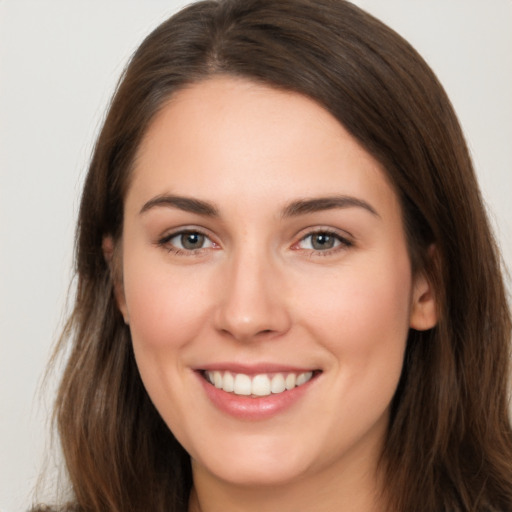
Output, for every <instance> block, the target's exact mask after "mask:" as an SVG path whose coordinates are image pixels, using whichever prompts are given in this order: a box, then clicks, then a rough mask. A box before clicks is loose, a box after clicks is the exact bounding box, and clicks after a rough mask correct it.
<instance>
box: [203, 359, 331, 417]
mask: <svg viewBox="0 0 512 512" xmlns="http://www.w3.org/2000/svg"><path fill="white" fill-rule="evenodd" d="M206 371H209V372H213V371H223V372H224V371H229V372H231V373H233V374H239V373H240V374H244V375H249V376H255V375H259V374H277V373H281V374H289V373H294V374H301V373H305V372H308V371H311V370H308V369H298V368H297V367H290V366H286V367H285V366H282V365H275V364H259V365H251V366H245V365H240V364H232V363H230V364H213V365H205V366H203V367H202V368H201V369H200V370H199V369H198V370H196V375H197V376H198V378H199V380H200V383H201V385H202V386H203V389H204V391H205V393H206V395H207V397H208V398H209V399H210V401H211V402H212V403H213V405H214V406H215V407H216V408H218V409H219V410H220V411H222V412H224V413H226V414H229V415H230V416H233V417H235V418H238V419H242V420H248V421H257V420H265V419H268V418H271V417H272V416H274V415H277V414H279V413H281V412H283V411H285V410H286V409H288V408H290V407H292V406H293V405H294V404H295V403H296V402H298V401H299V400H300V398H301V397H302V396H304V394H306V393H307V392H308V390H309V389H310V387H311V385H312V384H313V383H314V381H316V378H317V377H318V375H319V373H321V372H314V375H313V378H311V380H309V381H307V382H306V383H304V384H302V385H299V386H297V387H294V388H293V389H289V390H286V391H283V392H280V393H276V394H274V393H272V394H269V395H266V396H258V397H255V396H245V395H239V394H234V393H232V392H227V391H224V390H223V389H219V388H217V387H215V386H214V385H213V384H211V383H210V382H208V380H207V379H206V378H205V372H206Z"/></svg>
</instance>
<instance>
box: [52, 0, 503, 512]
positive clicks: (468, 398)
mask: <svg viewBox="0 0 512 512" xmlns="http://www.w3.org/2000/svg"><path fill="white" fill-rule="evenodd" d="M215 74H227V75H232V76H241V77H245V78H248V79H250V80H253V81H257V82H259V83H264V84H267V85H270V86H272V87H277V88H282V89H286V90H291V91H296V92H298V93H300V94H304V95H306V96H309V97H311V98H313V99H314V100H316V101H317V102H318V103H319V104H320V105H322V106H323V107H324V108H325V109H327V110H328V111H329V112H330V113H331V114H332V115H334V116H335V117H336V118H337V119H338V120H339V122H340V123H342V124H343V125H344V126H345V128H347V129H348V131H349V132H351V133H352V135H353V136H354V137H355V138H356V139H357V140H358V141H359V142H360V143H361V144H362V146H363V147H364V148H365V149H366V150H367V151H368V152H369V153H371V154H372V155H373V156H374V157H375V158H376V159H377V160H378V161H380V163H381V164H382V165H383V167H384V168H385V170H386V171H387V173H388V175H389V178H390V180H391V182H392V183H393V184H394V187H395V190H396V191H397V194H398V196H399V198H400V201H401V205H402V210H403V216H404V222H405V229H406V234H407V239H408V246H409V251H410V255H411V261H412V265H413V270H415V271H420V270H421V271H423V272H426V273H427V275H428V276H429V277H430V279H431V281H432V283H433V284H434V288H435V290H436V295H437V302H438V308H439V311H438V314H439V322H438V325H437V326H436V327H435V328H434V329H431V330H429V331H426V332H417V331H414V330H411V332H410V334H409V339H408V344H407V350H406V355H405V360H404V368H403V373H402V377H401V380H400V383H399V386H398V389H397V391H396V394H395V397H394V399H393V403H392V410H391V419H390V424H389V431H388V435H387V439H386V443H385V446H384V449H383V453H382V458H381V464H382V467H383V469H384V474H385V488H386V496H384V497H383V499H385V500H386V502H387V503H389V509H390V510H393V511H403V512H410V511H415V512H419V511H425V512H427V511H429V512H439V511H444V510H450V511H454V512H455V511H460V512H462V511H477V510H478V511H484V510H485V511H504V510H512V430H511V426H510V421H509V417H508V391H509V389H508V376H509V368H510V352H509V351H510V334H511V318H510V311H509V309H508V305H507V300H506V296H505V291H504V285H503V280H502V277H501V271H500V260H499V256H498V251H497V248H496V245H495V242H494V239H493V237H492V234H491V231H490V229H489V225H488V221H487V218H486V214H485V211H484V208H483V206H482V200H481V197H480V193H479V189H478V186H477V183H476V179H475V174H474V171H473V168H472V163H471V161H470V157H469V155H468V150H467V147H466V144H465V141H464V137H463V135H462V132H461V129H460V127H459V124H458V121H457V119H456V116H455V114H454V111H453V108H452V106H451V104H450V101H449V100H448V98H447V96H446V94H445V92H444V91H443V89H442V87H441V85H440V84H439V83H438V81H437V79H436V77H435V76H434V74H433V73H432V71H431V70H430V69H429V67H428V66H427V65H426V64H425V62H424V61H423V59H422V58H421V57H420V56H419V55H418V54H417V53H416V52H415V50H414V49H413V48H411V46H410V45H409V44H408V43H407V42H406V41H404V40H403V39H402V38H401V37H400V36H399V35H397V34H396V33H395V32H393V31H392V30H391V29H389V28H388V27H386V26H385V25H383V24H382V23H381V22H379V21H378V20H376V19H375V18H373V17H371V16H370V15H368V14H366V13H365V12H363V11H361V10H360V9H359V8H357V7H355V6H353V5H352V4H350V3H348V2H346V1H343V0H225V1H223V0H219V1H216V0H208V1H204V2H199V3H197V4H193V5H191V6H189V7H187V8H185V9H184V10H182V11H181V12H179V13H178V14H176V15H175V16H173V17H172V18H170V19H169V20H167V21H166V22H164V23H163V24H162V25H161V26H159V27H158V28H157V29H156V30H155V31H154V32H153V33H152V34H150V35H149V36H148V37H147V38H146V40H145V41H144V42H143V43H142V45H141V46H140V47H139V49H138V50H137V52H136V53H135V55H134V56H133V58H132V60H131V62H130V64H129V66H128V67H127V69H126V71H125V73H124V74H123V76H122V79H121V81H120V83H119V86H118V88H117V91H116V93H115V96H114V98H113V100H112V104H111V106H110V109H109V112H108V116H107V118H106V120H105V123H104V126H103V128H102V131H101V133H100V136H99V138H98V141H97V143H96V147H95V150H94V154H93V158H92V161H91V164H90V169H89V173H88V175H87V178H86V182H85V186H84V190H83V196H82V202H81V207H80V214H79V221H78V230H77V239H76V271H77V291H76V300H75V307H74V311H73V313H72V315H71V317H70V319H69V321H68V323H67V326H66V329H65V332H64V334H63V336H62V339H61V342H60V347H59V350H61V351H65V352H66V353H69V358H68V362H67V366H66V369H65V372H64V375H63V378H62V382H61V385H60V389H59V394H58V398H57V401H56V408H55V417H56V420H57V424H58V429H59V433H60V439H61V443H62V447H63V453H64V457H65V461H66V465H67V471H68V473H69V477H70V482H71V485H72V490H73V493H74V502H73V505H72V508H73V509H74V510H75V509H76V510H80V511H107V510H108V511H119V512H121V511H122V512H129V511H142V510H152V511H164V510H166V511H182V510H186V508H187V500H188V494H189V492H190V488H191V485H192V480H191V471H190V463H189V457H188V455H187V453H186V452H185V451H184V449H183V448H182V447H181V446H180V445H179V444H178V443H177V441H176V440H175V439H174V437H173V435H172V433H171V432H170V431H169V429H168V428H167V426H166V425H165V424H164V422H163V421H162V419H161V418H160V416H159V415H158V413H157V411H156V410H155V408H154V407H153V405H152V404H151V401H150V399H149V397H148V395H147V393H146V391H145V389H144V387H143V384H142V382H141V380H140V378H139V374H138V371H137V367H136V364H135V360H134V357H133V352H132V347H131V342H130V333H129V329H128V327H127V326H126V325H125V324H124V322H123V318H122V316H121V315H120V313H119V311H118V309H117V306H116V303H115V299H114V295H113V277H112V272H111V269H109V267H108V265H107V264H106V262H105V259H104V255H103V251H102V241H103V239H104V237H105V236H107V235H110V236H112V237H113V239H114V240H116V239H118V238H119V236H120V234H121V231H122V223H123V200H124V197H125V194H126V191H127V189H128V187H129V184H130V174H131V167H132V164H133V160H134V156H135V154H136V151H137V149H138V146H139V143H140V141H141V139H142V137H143V136H144V134H145V132H146V130H147V128H148V125H149V124H150V122H151V121H152V119H153V118H154V116H155V114H156V113H157V112H158V111H159V109H160V108H161V107H162V105H163V104H164V102H165V101H166V100H168V98H169V97H170V96H171V95H172V94H173V93H174V92H176V91H177V90H179V89H180V88H183V87H186V86H187V85H188V84H191V83H195V82H198V81H201V80H204V79H207V78H208V77H209V76H212V75H215Z"/></svg>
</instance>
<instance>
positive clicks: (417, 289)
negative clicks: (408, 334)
mask: <svg viewBox="0 0 512 512" xmlns="http://www.w3.org/2000/svg"><path fill="white" fill-rule="evenodd" d="M436 324H437V301H436V296H435V290H434V289H433V287H432V284H431V283H430V281H429V279H428V278H427V276H426V275H425V274H424V273H423V272H421V273H419V274H418V275H417V276H416V278H415V279H414V284H413V291H412V303H411V314H410V321H409V325H410V327H411V328H412V329H416V330H417V331H426V330H428V329H432V327H435V325H436Z"/></svg>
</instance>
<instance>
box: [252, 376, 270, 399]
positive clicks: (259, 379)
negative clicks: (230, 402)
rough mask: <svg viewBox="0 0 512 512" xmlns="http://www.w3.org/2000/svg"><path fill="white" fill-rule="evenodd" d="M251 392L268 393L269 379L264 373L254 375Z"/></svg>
mask: <svg viewBox="0 0 512 512" xmlns="http://www.w3.org/2000/svg"><path fill="white" fill-rule="evenodd" d="M252 394H253V395H256V396H266V395H270V379H269V378H268V377H267V376H266V375H256V377H254V378H253V379H252Z"/></svg>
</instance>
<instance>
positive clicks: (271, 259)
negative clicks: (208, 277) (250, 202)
mask: <svg viewBox="0 0 512 512" xmlns="http://www.w3.org/2000/svg"><path fill="white" fill-rule="evenodd" d="M282 285H283V276H282V270H281V265H280V264H279V262H278V261H277V258H276V256H275V255H274V254H272V251H271V250H269V248H268V247H267V246H265V245H264V244H261V243H260V244H258V243H245V244H242V246H241V247H238V248H237V249H236V250H234V251H233V252H232V253H231V255H230V256H229V257H228V258H227V260H226V262H225V271H224V273H223V283H222V284H221V286H222V292H221V293H220V294H219V298H220V301H219V304H218V311H217V315H216V317H217V328H218V329H220V330H221V331H223V332H225V333H229V334H230V335H231V336H233V337H234V338H236V339H238V340H245V341H250V340H251V339H254V338H255V337H261V336H262V335H266V336H270V335H272V334H274V335H278V334H280V333H283V332H285V331H286V330H287V329H288V328H289V314H288V311H287V307H286V300H285V296H284V290H283V286H282Z"/></svg>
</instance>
